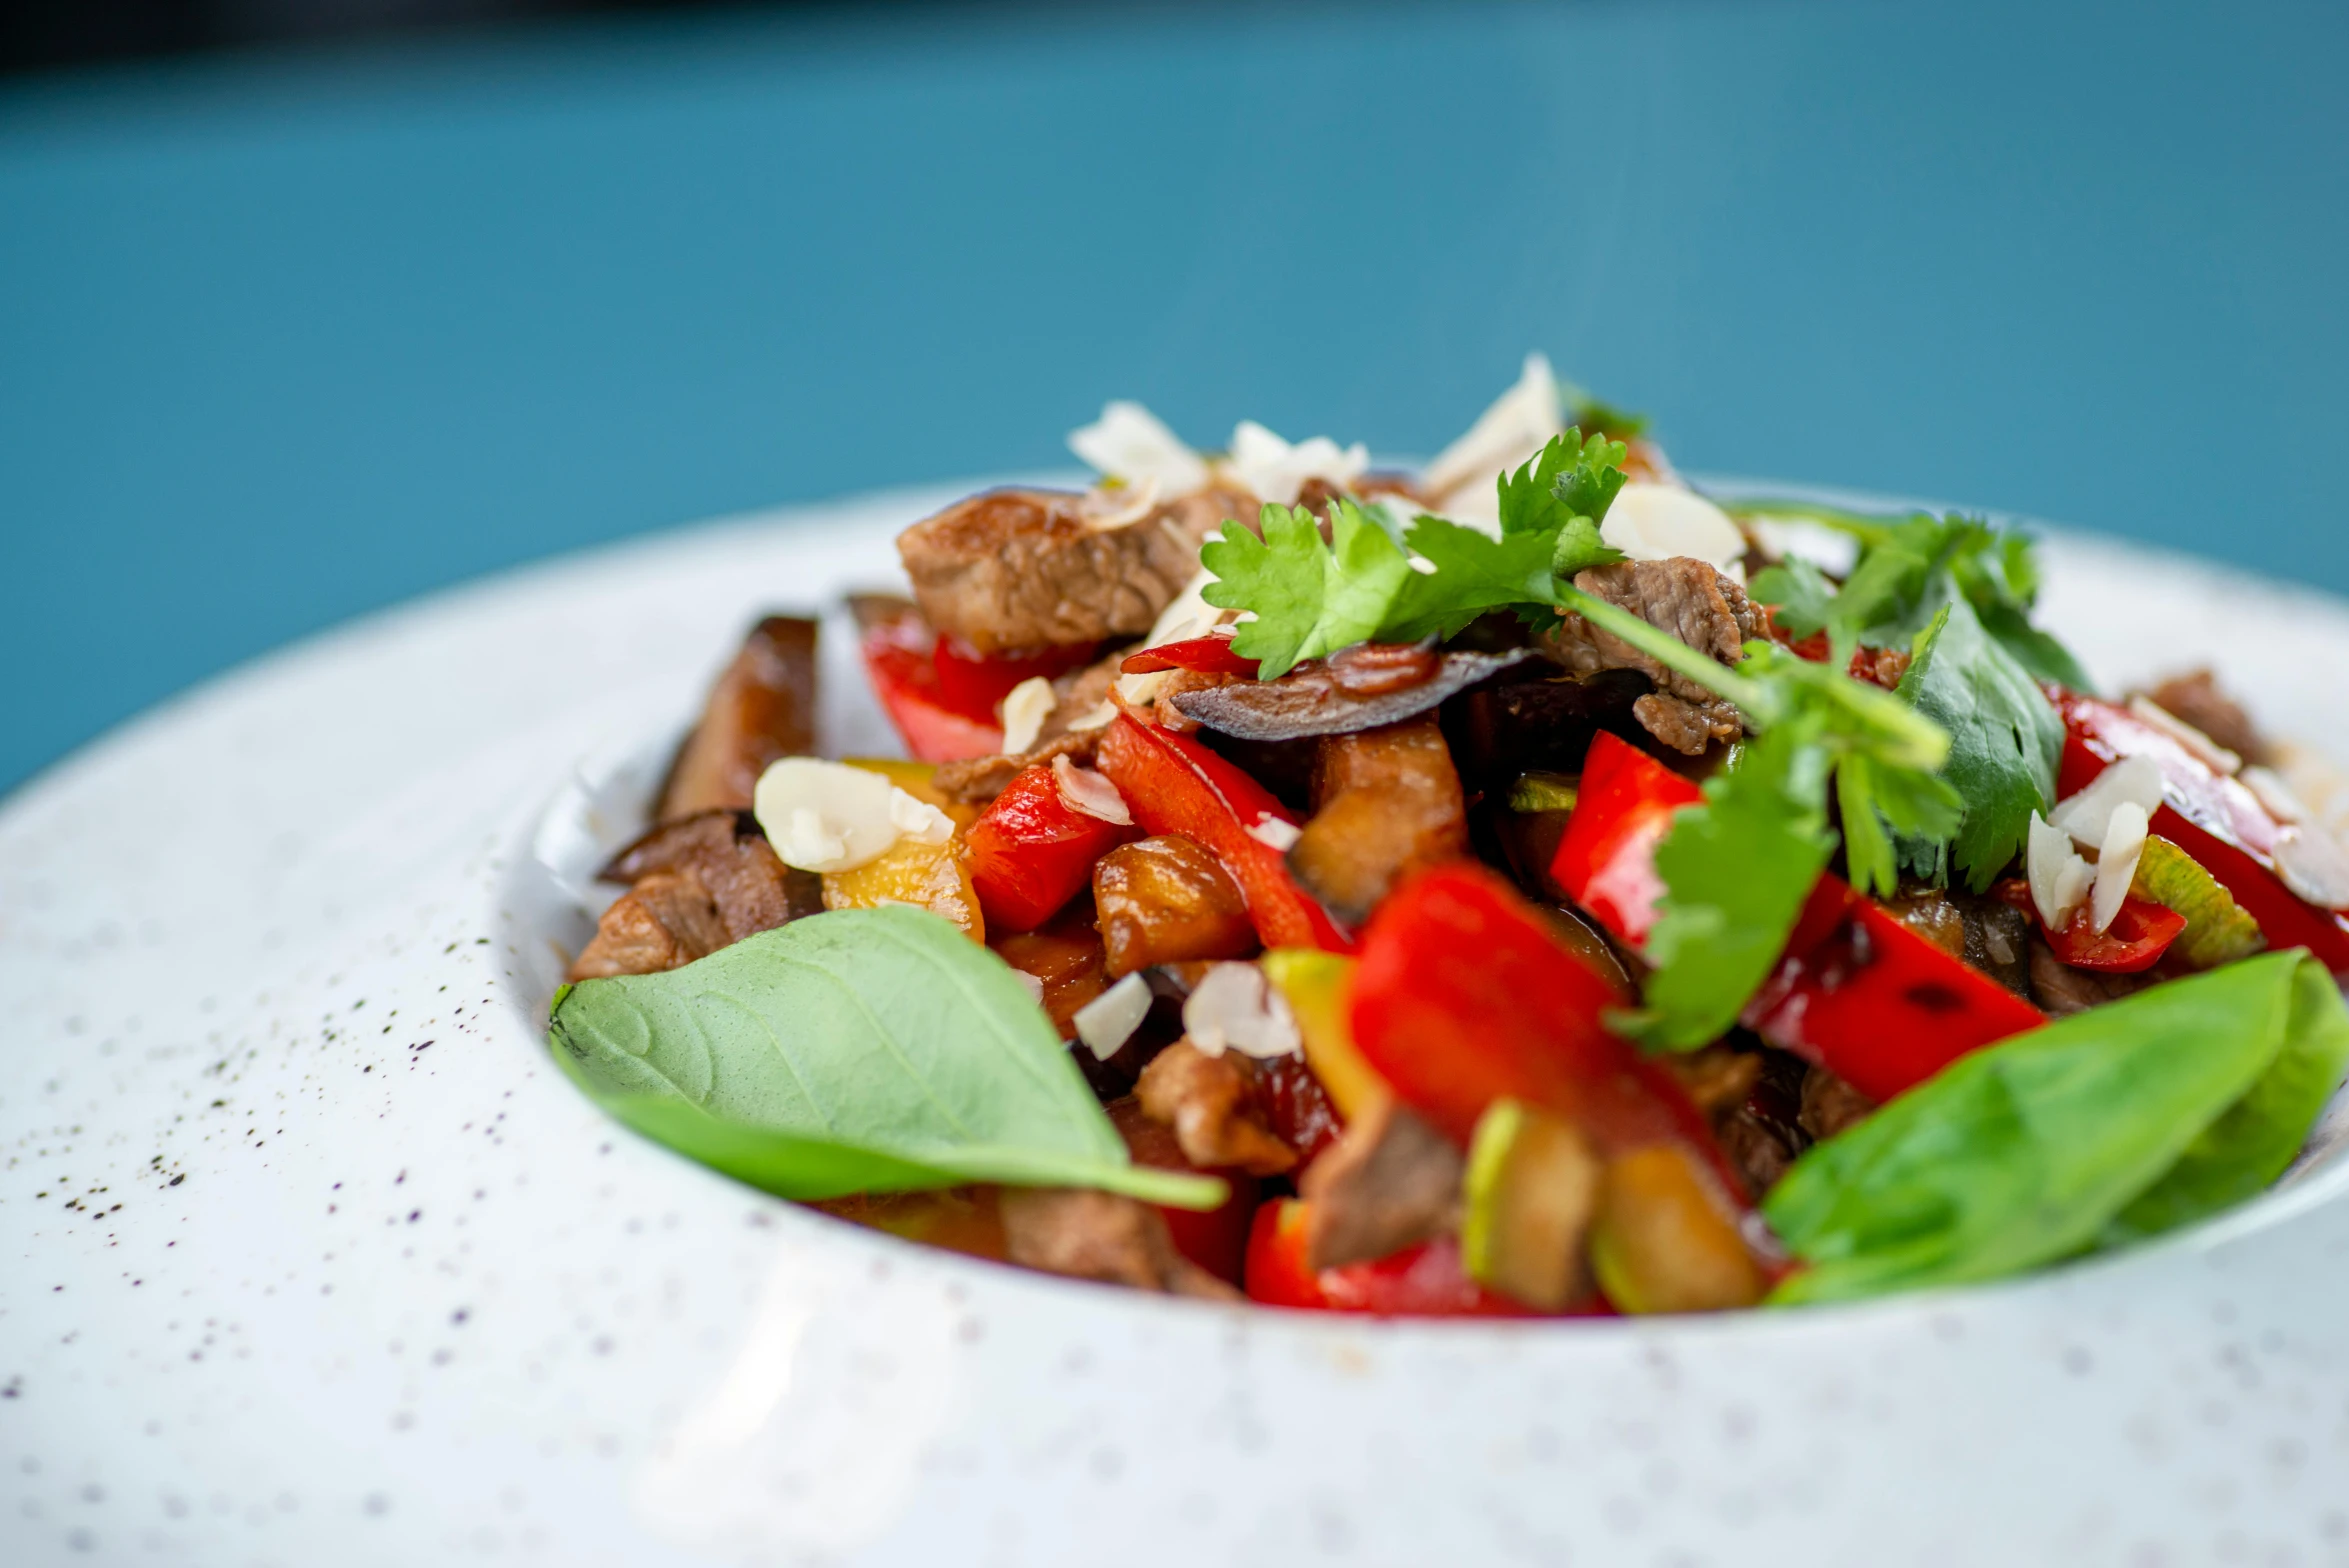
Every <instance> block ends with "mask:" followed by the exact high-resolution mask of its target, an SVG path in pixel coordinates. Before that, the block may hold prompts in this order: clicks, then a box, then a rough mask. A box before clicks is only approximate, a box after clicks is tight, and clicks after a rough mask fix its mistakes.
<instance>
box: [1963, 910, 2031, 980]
mask: <svg viewBox="0 0 2349 1568" xmlns="http://www.w3.org/2000/svg"><path fill="white" fill-rule="evenodd" d="M1949 902H1950V907H1951V908H1953V909H1955V910H1956V911H1957V912H1958V918H1959V919H1961V920H1963V921H1964V922H1965V951H1964V952H1963V953H1961V954H1960V955H1959V956H1960V957H1962V958H1964V959H1965V961H1966V962H1967V963H1969V964H1972V965H1973V966H1974V967H1975V968H1976V969H1979V970H1981V971H1982V972H1983V973H1984V974H1986V975H1988V976H1989V977H1990V978H1991V979H1993V980H1995V981H1997V982H1998V983H1999V984H2000V985H2003V986H2005V987H2006V988H2007V989H2008V990H2009V991H2012V992H2014V993H2015V995H2017V996H2019V997H2021V998H2022V999H2023V1000H2025V1001H2026V1002H2027V1001H2029V1000H2030V999H2031V917H2030V916H2028V915H2026V914H2024V913H2023V912H2022V911H2021V910H2019V909H2017V908H2016V907H2015V906H2014V905H2012V904H2010V903H2007V902H2006V901H2005V900H2004V899H1998V898H1993V897H1991V896H1990V895H1988V894H1986V893H1984V894H1974V893H1951V894H1950V895H1949Z"/></svg>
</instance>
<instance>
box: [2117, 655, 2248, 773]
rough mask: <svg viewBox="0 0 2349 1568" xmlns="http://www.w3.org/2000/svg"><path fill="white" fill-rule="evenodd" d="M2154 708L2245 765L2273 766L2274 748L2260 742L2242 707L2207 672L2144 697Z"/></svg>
mask: <svg viewBox="0 0 2349 1568" xmlns="http://www.w3.org/2000/svg"><path fill="white" fill-rule="evenodd" d="M2145 695H2146V696H2148V697H2150V698H2152V699H2153V703H2154V706H2156V707H2158V708H2160V709H2162V710H2163V711H2164V712H2166V713H2171V714H2175V715H2176V716H2177V717H2179V718H2181V719H2184V720H2185V721H2186V722H2187V723H2188V724H2191V725H2193V726H2194V727H2195V728H2196V729H2198V730H2200V731H2202V733H2203V734H2205V735H2208V736H2209V737H2210V738H2211V739H2212V740H2215V741H2217V742H2218V743H2219V744H2220V745H2222V746H2224V747H2226V748H2227V750H2229V751H2231V752H2233V753H2235V754H2236V755H2237V756H2239V757H2241V758H2242V759H2243V760H2244V761H2245V762H2253V763H2263V764H2267V765H2270V766H2272V765H2273V764H2274V762H2275V753H2274V748H2273V747H2271V746H2269V745H2268V743H2267V741H2266V740H2265V739H2263V738H2262V737H2261V735H2260V733H2259V730H2258V728H2257V727H2256V726H2254V725H2253V724H2252V722H2251V715H2250V714H2248V713H2246V712H2244V711H2243V705H2242V704H2241V703H2239V702H2237V701H2236V700H2235V699H2234V698H2232V697H2230V696H2228V695H2227V694H2226V693H2225V692H2224V691H2222V690H2221V689H2220V688H2219V683H2218V677H2217V676H2215V675H2213V674H2212V673H2211V672H2210V671H2209V670H2207V669H2200V670H2195V671H2193V672H2192V673H2190V674H2186V675H2173V676H2171V677H2170V678H2169V679H2168V680H2166V681H2163V682H2162V683H2161V684H2160V685H2158V686H2156V687H2154V688H2153V689H2152V690H2151V691H2149V692H2147V693H2146V694H2145Z"/></svg>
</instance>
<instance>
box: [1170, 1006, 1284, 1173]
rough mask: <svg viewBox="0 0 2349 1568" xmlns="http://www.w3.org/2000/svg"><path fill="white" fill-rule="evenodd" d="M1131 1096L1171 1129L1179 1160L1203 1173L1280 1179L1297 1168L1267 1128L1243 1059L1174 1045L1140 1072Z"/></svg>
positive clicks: (1252, 1076) (1250, 1068)
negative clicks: (1228, 1169)
mask: <svg viewBox="0 0 2349 1568" xmlns="http://www.w3.org/2000/svg"><path fill="white" fill-rule="evenodd" d="M1135 1093H1136V1094H1137V1096H1138V1097H1139V1098H1140V1100H1141V1102H1142V1110H1143V1113H1144V1114H1145V1115H1147V1116H1148V1117H1149V1118H1150V1119H1151V1120H1152V1121H1155V1122H1160V1123H1162V1124H1164V1125H1166V1126H1168V1127H1171V1128H1173V1129H1174V1135H1175V1138H1176V1140H1177V1141H1178V1142H1180V1143H1181V1145H1182V1148H1183V1158H1185V1159H1187V1160H1189V1161H1190V1162H1191V1163H1192V1164H1193V1165H1196V1166H1198V1167H1199V1168H1200V1169H1202V1170H1219V1169H1222V1168H1224V1167H1226V1166H1229V1167H1231V1168H1233V1169H1236V1170H1243V1171H1246V1172H1248V1174H1250V1175H1251V1176H1278V1175H1280V1174H1281V1173H1283V1172H1284V1171H1288V1170H1290V1169H1293V1168H1294V1167H1295V1165H1296V1163H1297V1151H1296V1150H1295V1149H1292V1148H1290V1147H1289V1146H1288V1145H1287V1144H1285V1143H1283V1142H1282V1141H1281V1140H1280V1139H1279V1138H1277V1137H1275V1136H1274V1135H1273V1132H1272V1129H1271V1128H1269V1127H1267V1126H1266V1125H1265V1121H1264V1107H1263V1106H1262V1104H1261V1103H1260V1102H1259V1100H1258V1098H1257V1092H1256V1072H1255V1068H1254V1065H1253V1064H1252V1063H1250V1062H1249V1060H1248V1059H1247V1058H1246V1057H1244V1056H1240V1055H1237V1054H1235V1053H1233V1052H1230V1051H1225V1052H1223V1053H1222V1054H1220V1055H1217V1056H1209V1055H1208V1054H1207V1053H1206V1052H1204V1051H1202V1050H1200V1049H1199V1048H1198V1047H1197V1046H1195V1045H1193V1044H1192V1043H1191V1042H1190V1041H1188V1040H1177V1041H1176V1042H1175V1043H1174V1044H1172V1045H1170V1046H1168V1047H1167V1048H1166V1049H1165V1050H1163V1051H1161V1052H1159V1053H1158V1055H1157V1056H1156V1057H1154V1058H1152V1060H1151V1063H1150V1065H1149V1066H1147V1067H1145V1068H1143V1069H1142V1077H1141V1081H1140V1082H1139V1083H1138V1084H1136V1085H1135Z"/></svg>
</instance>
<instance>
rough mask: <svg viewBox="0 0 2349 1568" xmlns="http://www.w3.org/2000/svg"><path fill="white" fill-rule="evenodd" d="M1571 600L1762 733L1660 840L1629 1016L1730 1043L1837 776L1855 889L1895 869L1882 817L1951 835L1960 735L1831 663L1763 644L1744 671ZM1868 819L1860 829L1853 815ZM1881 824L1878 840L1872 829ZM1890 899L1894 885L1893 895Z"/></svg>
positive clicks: (1662, 1039) (1807, 869)
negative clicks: (1870, 874) (1646, 971)
mask: <svg viewBox="0 0 2349 1568" xmlns="http://www.w3.org/2000/svg"><path fill="white" fill-rule="evenodd" d="M1558 598H1559V602H1560V603H1561V604H1562V605H1563V606H1564V607H1566V608H1568V609H1571V610H1573V611H1575V612H1576V613H1577V614H1579V615H1581V616H1583V617H1584V618H1585V619H1587V620H1589V621H1591V622H1592V623H1593V624H1595V625H1597V626H1599V627H1601V628H1602V629H1604V630H1606V631H1608V632H1611V633H1613V634H1614V635H1615V636H1617V637H1619V638H1621V639H1622V640H1623V641H1625V642H1627V643H1630V644H1631V645H1632V646H1633V647H1635V648H1637V649H1638V650H1639V651H1640V652H1642V653H1644V654H1646V655H1647V656H1648V657H1650V658H1652V659H1654V660H1655V661H1656V662H1657V663H1659V664H1661V665H1663V666H1664V667H1665V668H1667V669H1669V670H1671V671H1672V672H1673V673H1675V674H1677V675H1682V676H1685V677H1687V678H1688V679H1689V680H1692V681H1695V682H1696V683H1698V684H1699V685H1701V686H1704V687H1706V688H1707V689H1709V690H1711V691H1712V692H1713V693H1714V694H1715V695H1717V696H1720V697H1722V698H1724V699H1726V700H1727V701H1729V702H1732V703H1735V704H1736V705H1737V706H1738V707H1739V708H1740V709H1742V710H1743V711H1744V712H1745V714H1746V716H1747V717H1748V718H1750V719H1752V720H1753V721H1754V724H1755V727H1756V728H1757V729H1759V730H1760V731H1761V734H1760V736H1759V738H1757V739H1755V740H1753V741H1751V742H1749V743H1747V744H1745V745H1743V746H1740V747H1739V748H1738V749H1737V752H1736V754H1735V755H1734V756H1733V757H1732V759H1731V761H1730V763H1729V766H1728V767H1726V768H1724V769H1723V770H1722V771H1721V772H1719V773H1716V774H1715V775H1714V776H1713V777H1712V778H1710V779H1708V780H1707V781H1706V782H1705V786H1704V799H1703V800H1702V801H1701V802H1699V803H1698V804H1696V805H1693V806H1689V807H1686V808H1684V809H1683V810H1681V811H1680V812H1679V813H1677V814H1676V815H1675V816H1674V817H1673V819H1672V827H1671V830H1670V831H1669V832H1667V833H1666V834H1665V835H1664V838H1663V839H1662V841H1661V842H1660V843H1658V844H1657V846H1656V873H1657V875H1658V876H1659V877H1660V878H1661V879H1662V881H1663V883H1664V890H1665V891H1664V897H1663V899H1662V900H1661V902H1660V903H1659V904H1658V906H1657V920H1656V923H1655V925H1654V926H1653V927H1651V928H1650V929H1649V932H1648V938H1647V948H1646V957H1647V959H1648V961H1649V962H1650V963H1651V964H1652V965H1654V970H1653V972H1652V973H1651V974H1650V975H1649V976H1648V981H1647V985H1646V987H1645V992H1644V998H1645V1005H1644V1006H1643V1007H1641V1008H1640V1009H1639V1010H1637V1011H1635V1012H1627V1013H1625V1014H1622V1015H1620V1016H1619V1018H1618V1019H1617V1023H1618V1025H1619V1026H1620V1027H1622V1028H1623V1029H1624V1030H1625V1031H1626V1032H1628V1033H1630V1034H1633V1035H1635V1036H1637V1037H1638V1038H1640V1039H1642V1040H1644V1041H1646V1042H1647V1043H1648V1044H1650V1045H1652V1046H1656V1047H1659V1048H1662V1049H1665V1050H1691V1049H1694V1048H1696V1047H1698V1046H1701V1045H1704V1044H1707V1043H1709V1042H1710V1041H1713V1040H1716V1039H1718V1038H1719V1037H1720V1036H1721V1035H1722V1033H1723V1032H1725V1031H1726V1030H1727V1029H1728V1028H1729V1026H1730V1025H1731V1024H1733V1023H1735V1022H1736V1021H1737V1015H1738V1014H1739V1013H1740V1012H1741V1011H1743V1010H1744V1007H1745V1004H1746V1002H1747V1001H1748V1000H1749V999H1751V997H1752V996H1753V994H1754V993H1755V992H1756V991H1757V990H1759V989H1760V988H1761V985H1762V982H1763V981H1764V980H1766V979H1768V978H1769V975H1770V971H1771V969H1772V967H1773V966H1774V965H1776V963H1777V962H1778V955H1779V954H1780V953H1781V952H1782V951H1784V950H1785V947H1786V939H1787V936H1788V934H1789V933H1791V932H1792V931H1793V929H1794V923H1795V920H1796V919H1797V917H1799V916H1800V915H1801V913H1802V908H1803V903H1804V901H1805V900H1806V899H1808V898H1809V896H1810V891H1811V887H1812V884H1814V883H1815V882H1817V881H1818V879H1819V874H1820V873H1821V872H1822V871H1824V870H1826V868H1827V862H1828V859H1829V858H1830V857H1831V856H1832V855H1833V854H1834V853H1835V843H1836V840H1835V834H1834V833H1833V832H1832V831H1831V830H1830V829H1829V827H1828V825H1827V793H1828V787H1829V783H1830V781H1831V780H1832V782H1833V786H1834V789H1835V792H1836V797H1837V803H1838V805H1839V806H1840V807H1841V809H1842V813H1843V819H1844V823H1845V853H1846V859H1847V861H1848V862H1849V863H1850V865H1851V867H1852V870H1853V880H1854V881H1855V882H1857V881H1860V880H1861V873H1862V870H1863V866H1865V867H1866V868H1867V869H1870V870H1873V869H1874V867H1875V865H1876V863H1877V862H1878V861H1882V862H1884V863H1885V880H1886V881H1887V882H1889V881H1890V880H1891V876H1890V870H1889V860H1890V857H1891V853H1892V851H1891V845H1890V842H1889V841H1888V840H1886V839H1885V838H1884V836H1883V830H1882V828H1881V826H1879V825H1878V824H1879V818H1881V819H1883V820H1887V821H1890V822H1891V823H1892V824H1893V825H1894V826H1895V828H1897V829H1899V830H1900V831H1904V832H1909V833H1917V834H1928V833H1946V832H1947V831H1949V830H1950V829H1951V828H1953V827H1954V826H1955V825H1956V821H1957V817H1958V813H1959V807H1960V801H1959V797H1958V794H1957V791H1956V790H1954V789H1952V788H1951V787H1950V785H1949V784H1948V782H1947V781H1945V780H1944V779H1942V778H1941V777H1939V775H1938V771H1937V770H1939V769H1940V768H1941V767H1943V765H1944V764H1945V763H1946V762H1947V761H1948V759H1949V755H1950V745H1951V739H1950V735H1949V732H1948V731H1947V730H1946V729H1944V728H1943V727H1942V726H1941V725H1940V724H1938V723H1936V722H1934V720H1933V719H1932V718H1931V717H1929V716H1927V715H1926V714H1924V713H1922V712H1920V711H1918V710H1917V709H1916V708H1914V707H1911V706H1910V705H1909V704H1907V703H1905V702H1903V701H1901V700H1900V698H1899V697H1897V696H1895V695H1894V694H1893V693H1891V692H1887V691H1884V690H1882V689H1880V688H1878V687H1874V686H1870V685H1868V684H1867V683H1865V682H1863V681H1856V680H1853V679H1852V678H1851V677H1849V676H1848V675H1845V674H1843V673H1842V672H1841V671H1840V670H1838V669H1837V668H1835V667H1834V666H1832V665H1826V664H1814V663H1812V662H1811V661H1810V660H1807V659H1802V658H1798V657H1796V656H1795V655H1793V654H1790V653H1788V652H1787V651H1786V650H1784V649H1783V648H1780V647H1778V646H1777V645H1776V644H1774V643H1766V642H1750V643H1747V644H1746V647H1745V658H1744V659H1743V660H1742V661H1741V662H1740V663H1739V664H1738V666H1737V667H1736V668H1735V669H1731V668H1729V667H1728V666H1726V665H1723V664H1720V663H1718V662H1716V661H1715V660H1713V659H1711V658H1709V657H1707V656H1706V655H1705V654H1703V653H1700V652H1698V651H1697V650H1696V649H1694V648H1691V647H1689V646H1688V645H1687V644H1686V643H1684V642H1682V641H1680V640H1679V639H1678V638H1677V637H1674V636H1673V635H1672V634H1671V633H1669V632H1666V631H1663V630H1661V629H1659V628H1657V627H1654V626H1651V625H1649V624H1648V623H1647V622H1646V621H1644V620H1642V619H1641V618H1640V617H1638V616H1636V615H1634V614H1632V613H1631V612H1630V611H1628V610H1626V609H1623V608H1622V607H1621V606H1619V605H1615V604H1610V603H1608V602H1607V601H1606V600H1604V599H1601V598H1599V597H1597V596H1596V595H1593V594H1588V593H1584V592H1583V591H1582V590H1580V589H1578V588H1575V587H1573V586H1572V585H1570V584H1560V585H1559V588H1558ZM1855 821H1857V822H1861V823H1864V824H1866V825H1867V827H1866V828H1864V829H1863V830H1862V834H1860V835H1855V834H1853V832H1852V830H1851V824H1852V823H1853V822H1855ZM1869 830H1873V836H1868V835H1869ZM1886 890H1887V891H1889V890H1890V889H1889V887H1887V889H1886Z"/></svg>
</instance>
